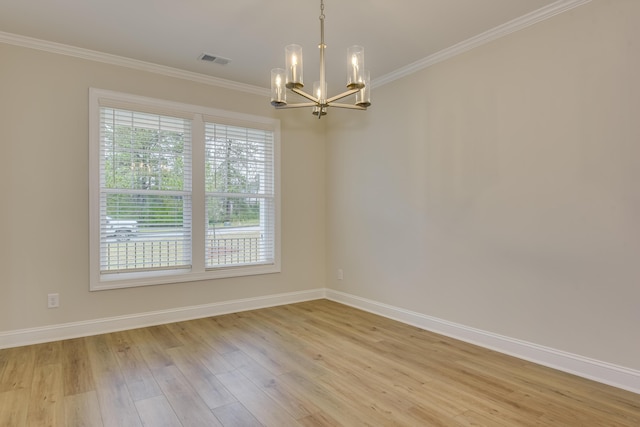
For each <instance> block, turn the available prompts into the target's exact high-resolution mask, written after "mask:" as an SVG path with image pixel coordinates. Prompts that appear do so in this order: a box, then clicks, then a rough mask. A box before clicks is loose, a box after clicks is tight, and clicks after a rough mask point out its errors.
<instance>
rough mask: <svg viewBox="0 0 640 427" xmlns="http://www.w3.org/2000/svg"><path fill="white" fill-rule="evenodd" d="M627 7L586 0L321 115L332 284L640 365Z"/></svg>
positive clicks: (637, 162) (637, 191) (635, 73)
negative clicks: (354, 109) (367, 99)
mask: <svg viewBox="0 0 640 427" xmlns="http://www.w3.org/2000/svg"><path fill="white" fill-rule="evenodd" d="M638 22H640V1H637V0H594V1H593V2H591V3H588V4H586V5H584V6H581V7H578V8H576V9H574V10H571V11H569V12H567V13H564V14H562V15H558V16H556V17H554V18H552V19H550V20H547V21H544V22H541V23H538V24H536V25H534V26H532V27H529V28H527V29H525V30H523V31H519V32H517V33H513V34H511V35H509V36H507V37H504V38H501V39H499V40H497V41H494V42H491V43H489V44H487V45H484V46H482V47H480V48H476V49H474V50H472V51H469V52H467V53H465V54H462V55H460V56H457V57H455V58H453V59H451V60H448V61H446V62H443V63H440V64H438V65H435V66H433V67H431V68H429V69H426V70H423V71H422V72H419V73H417V74H414V75H412V76H409V77H407V78H404V79H402V80H399V81H396V82H393V83H391V84H387V85H385V86H383V87H381V88H378V89H376V90H374V91H373V103H374V105H373V106H372V107H371V109H370V111H369V112H367V113H366V114H364V115H359V114H355V113H351V112H342V111H340V112H339V113H338V114H333V115H332V116H331V117H329V126H328V129H329V130H328V142H329V145H328V148H327V171H328V175H327V194H328V198H327V206H328V210H327V212H328V213H327V224H328V226H327V230H328V231H327V232H328V238H327V242H328V243H327V254H328V255H327V265H328V269H327V279H328V286H329V287H330V288H332V289H336V290H339V291H343V292H347V293H350V294H354V295H357V296H360V297H363V298H368V299H371V300H375V301H379V302H382V303H386V304H390V305H393V306H397V307H401V308H405V309H408V310H413V311H416V312H419V313H423V314H426V315H429V316H435V317H438V318H441V319H444V320H448V321H452V322H456V323H459V324H463V325H467V326H471V327H475V328H478V329H481V330H485V331H489V332H493V333H496V334H502V335H505V336H508V337H512V338H517V339H521V340H525V341H529V342H532V343H536V344H539V345H544V346H549V347H552V348H555V349H560V350H565V351H568V352H572V353H575V354H579V355H582V356H585V357H591V358H594V359H598V360H601V361H606V362H610V363H613V364H618V365H622V366H626V367H629V368H633V369H640V339H638V328H639V325H640V258H639V256H640V187H639V185H640V79H639V76H640V55H639V52H640V25H638ZM339 268H342V269H343V270H344V280H342V281H340V280H337V277H336V271H337V269H339Z"/></svg>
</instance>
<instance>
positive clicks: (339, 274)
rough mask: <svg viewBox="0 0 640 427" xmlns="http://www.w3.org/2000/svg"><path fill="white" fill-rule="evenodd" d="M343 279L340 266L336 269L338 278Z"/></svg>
mask: <svg viewBox="0 0 640 427" xmlns="http://www.w3.org/2000/svg"><path fill="white" fill-rule="evenodd" d="M343 279H344V273H343V271H342V269H341V268H339V269H338V280H343Z"/></svg>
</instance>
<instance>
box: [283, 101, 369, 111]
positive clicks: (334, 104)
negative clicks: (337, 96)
mask: <svg viewBox="0 0 640 427" xmlns="http://www.w3.org/2000/svg"><path fill="white" fill-rule="evenodd" d="M328 106H329V107H336V108H348V109H350V110H366V109H367V107H361V106H359V105H354V104H341V103H339V102H335V103H330V104H328ZM278 108H279V107H278Z"/></svg>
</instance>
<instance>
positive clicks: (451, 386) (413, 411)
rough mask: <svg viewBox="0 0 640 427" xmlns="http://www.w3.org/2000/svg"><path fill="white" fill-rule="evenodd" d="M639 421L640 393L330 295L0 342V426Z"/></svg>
mask: <svg viewBox="0 0 640 427" xmlns="http://www.w3.org/2000/svg"><path fill="white" fill-rule="evenodd" d="M5 425H7V426H11V427H14V426H16V427H21V426H40V425H43V426H47V425H51V426H62V427H67V426H83V425H86V426H91V427H93V426H102V425H105V426H110V425H147V426H154V427H155V426H165V425H166V426H197V427H200V426H220V425H223V426H238V425H240V426H253V425H265V426H278V427H281V426H289V425H290V426H322V427H326V426H338V427H340V426H345V427H351V426H375V427H378V426H381V425H385V426H386V425H389V426H391V425H393V426H454V427H455V426H467V425H488V426H519V427H522V426H525V427H526V426H556V425H559V426H560V425H561V426H563V427H564V426H582V425H586V426H589V427H591V426H596V425H597V426H601V425H602V426H612V427H638V426H640V395H638V394H634V393H631V392H628V391H625V390H621V389H617V388H614V387H610V386H607V385H603V384H599V383H596V382H594V381H589V380H586V379H584V378H579V377H576V376H574V375H570V374H567V373H564V372H559V371H556V370H553V369H550V368H547V367H544V366H540V365H536V364H534V363H531V362H527V361H524V360H520V359H517V358H514V357H510V356H507V355H504V354H499V353H496V352H494V351H492V350H489V349H485V348H481V347H478V346H474V345H471V344H467V343H464V342H460V341H457V340H454V339H452V338H448V337H443V336H440V335H437V334H434V333H431V332H428V331H424V330H421V329H419V328H416V327H413V326H408V325H404V324H402V323H400V322H396V321H393V320H389V319H386V318H383V317H379V316H376V315H374V314H371V313H366V312H363V311H360V310H357V309H354V308H351V307H347V306H344V305H341V304H338V303H335V302H332V301H328V300H318V301H307V302H303V303H298V304H289V305H285V306H279V307H271V308H266V309H261V310H254V311H248V312H242V313H233V314H227V315H223V316H215V317H209V318H204V319H198V320H193V321H185V322H178V323H175V324H169V325H161V326H154V327H151V328H140V329H135V330H131V331H122V332H116V333H112V334H105V335H100V336H96V337H87V338H79V339H74V340H65V341H58V342H54V343H47V344H38V345H34V346H25V347H20V348H14V349H5V350H0V426H3V427H4V426H5Z"/></svg>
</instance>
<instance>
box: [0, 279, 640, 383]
mask: <svg viewBox="0 0 640 427" xmlns="http://www.w3.org/2000/svg"><path fill="white" fill-rule="evenodd" d="M322 298H327V299H329V300H332V301H336V302H339V303H342V304H345V305H349V306H351V307H355V308H359V309H361V310H365V311H368V312H371V313H374V314H377V315H380V316H384V317H387V318H390V319H394V320H398V321H400V322H403V323H406V324H408V325H413V326H417V327H419V328H422V329H425V330H428V331H432V332H435V333H438V334H441V335H445V336H448V337H451V338H455V339H459V340H461V341H465V342H469V343H472V344H476V345H479V346H481V347H485V348H489V349H492V350H495V351H498V352H501V353H505V354H508V355H511V356H515V357H518V358H520V359H524V360H528V361H530V362H534V363H538V364H540V365H544V366H548V367H550V368H554V369H558V370H560V371H564V372H568V373H571V374H574V375H578V376H581V377H584V378H588V379H591V380H594V381H598V382H601V383H604V384H608V385H611V386H614V387H618V388H621V389H624V390H629V391H631V392H634V393H639V394H640V371H636V370H633V369H629V368H625V367H622V366H617V365H613V364H610V363H606V362H601V361H598V360H594V359H589V358H587V357H583V356H579V355H576V354H572V353H567V352H564V351H560V350H555V349H553V348H549V347H544V346H541V345H537V344H533V343H529V342H526V341H521V340H517V339H513V338H509V337H505V336H502V335H498V334H494V333H491V332H486V331H482V330H479V329H475V328H470V327H468V326H464V325H460V324H457V323H453V322H449V321H446V320H442V319H438V318H436V317H431V316H427V315H425V314H421V313H417V312H413V311H409V310H405V309H402V308H398V307H394V306H391V305H388V304H383V303H380V302H377V301H372V300H369V299H366V298H361V297H357V296H355V295H350V294H346V293H343V292H339V291H335V290H332V289H313V290H309V291H301V292H291V293H284V294H276V295H267V296H262V297H256V298H247V299H239V300H232V301H224V302H219V303H212V304H202V305H197V306H190V307H181V308H176V309H170V310H160V311H153V312H147V313H140V314H134V315H129V316H117V317H109V318H103V319H96V320H89V321H84V322H73V323H64V324H59V325H50V326H44V327H40V328H30V329H21V330H15V331H8V332H0V349H2V348H9V347H19V346H23V345H30V344H38V343H43V342H50V341H58V340H64V339H70V338H78V337H86V336H91V335H98V334H103V333H108V332H115V331H122V330H127V329H135V328H142V327H146V326H153V325H161V324H165V323H172V322H180V321H184V320H191V319H200V318H204V317H210V316H218V315H222V314H228V313H238V312H242V311H247V310H255V309H259V308H265V307H275V306H278V305H284V304H293V303H296V302H303V301H311V300H315V299H322Z"/></svg>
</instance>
